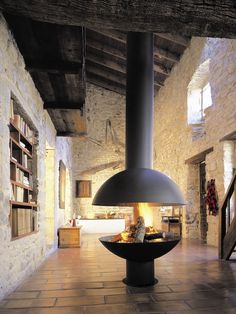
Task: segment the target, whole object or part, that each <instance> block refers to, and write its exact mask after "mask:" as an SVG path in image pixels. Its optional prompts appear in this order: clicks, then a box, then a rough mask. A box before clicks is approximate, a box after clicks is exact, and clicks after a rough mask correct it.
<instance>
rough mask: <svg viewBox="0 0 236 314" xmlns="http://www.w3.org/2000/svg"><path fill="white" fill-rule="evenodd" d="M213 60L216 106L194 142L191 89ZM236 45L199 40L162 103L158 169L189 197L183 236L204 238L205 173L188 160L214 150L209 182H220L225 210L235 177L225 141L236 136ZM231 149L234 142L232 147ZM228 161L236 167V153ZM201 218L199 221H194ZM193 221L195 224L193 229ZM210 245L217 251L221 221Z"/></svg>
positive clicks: (212, 224) (211, 221)
mask: <svg viewBox="0 0 236 314" xmlns="http://www.w3.org/2000/svg"><path fill="white" fill-rule="evenodd" d="M206 60H209V73H208V78H209V83H210V86H211V94H212V103H213V105H212V106H211V107H209V108H207V109H206V110H205V122H204V128H205V132H204V134H202V135H201V136H200V137H199V138H194V139H193V132H192V131H193V128H194V127H195V126H194V125H188V122H187V88H188V85H189V83H190V81H191V80H192V78H193V76H194V74H195V73H196V71H197V70H198V69H199V67H200V66H201V64H203V63H204V62H206ZM235 71H236V40H229V39H213V38H208V39H204V38H193V39H192V41H191V45H190V47H189V48H188V49H187V50H186V51H185V53H184V55H183V57H182V59H181V61H180V63H179V64H178V65H177V66H176V67H175V68H174V69H173V71H172V73H171V75H170V77H169V78H168V79H167V80H166V83H165V86H164V87H163V88H162V89H161V90H160V92H159V94H158V96H157V97H156V107H155V109H156V112H155V113H156V116H155V123H156V125H155V151H156V154H157V157H156V163H155V168H158V169H160V170H161V171H163V172H165V173H166V174H167V175H170V176H171V178H172V179H173V180H175V181H176V182H177V183H178V184H179V185H180V187H181V189H182V191H183V192H184V193H185V196H186V200H187V202H188V205H187V206H186V210H185V214H184V225H183V236H184V237H198V236H199V234H200V230H199V219H200V217H199V172H198V170H197V165H192V164H189V165H187V164H185V160H187V159H188V158H191V157H192V156H195V155H196V154H198V153H201V152H202V151H204V150H206V149H208V148H210V147H213V149H214V151H213V152H212V153H209V154H208V155H206V180H210V179H215V180H216V188H217V192H218V196H219V204H221V202H222V200H223V197H224V193H225V189H226V188H227V187H226V186H225V185H224V181H225V175H226V173H227V175H228V177H231V175H232V166H229V163H228V167H225V162H224V159H225V154H226V148H225V143H224V142H220V139H221V138H223V137H224V136H225V135H227V134H229V133H231V132H233V131H235V130H236V106H235V97H236V89H235V84H236V77H235ZM231 145H233V144H232V142H231ZM228 154H230V156H228V157H227V158H228V159H229V158H230V159H231V160H232V164H234V165H235V159H236V158H235V149H232V150H231V153H230V152H228ZM196 214H197V216H198V218H197V220H194V218H195V215H196ZM191 220H192V221H193V223H192V224H191V223H190V224H188V223H185V222H188V221H190V222H191ZM207 222H208V232H207V243H208V244H212V245H217V242H218V216H216V217H215V216H210V215H208V216H207Z"/></svg>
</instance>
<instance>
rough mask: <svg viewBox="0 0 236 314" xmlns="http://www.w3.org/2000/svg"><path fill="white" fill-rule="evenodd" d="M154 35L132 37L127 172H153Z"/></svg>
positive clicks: (127, 96)
mask: <svg viewBox="0 0 236 314" xmlns="http://www.w3.org/2000/svg"><path fill="white" fill-rule="evenodd" d="M153 86H154V74H153V34H152V33H128V35H127V82H126V169H129V168H152V151H153V148H152V138H153V136H152V130H153V102H154V90H153Z"/></svg>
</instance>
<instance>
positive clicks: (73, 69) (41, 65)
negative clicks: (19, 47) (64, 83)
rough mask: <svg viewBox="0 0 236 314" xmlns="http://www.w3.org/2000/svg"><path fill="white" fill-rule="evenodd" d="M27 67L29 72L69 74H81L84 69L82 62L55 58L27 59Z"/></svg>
mask: <svg viewBox="0 0 236 314" xmlns="http://www.w3.org/2000/svg"><path fill="white" fill-rule="evenodd" d="M25 64H26V69H27V70H28V71H29V72H32V71H39V72H48V73H67V74H79V72H80V71H81V69H82V64H81V63H80V62H65V61H61V60H58V61H55V60H45V59H44V60H29V59H26V60H25Z"/></svg>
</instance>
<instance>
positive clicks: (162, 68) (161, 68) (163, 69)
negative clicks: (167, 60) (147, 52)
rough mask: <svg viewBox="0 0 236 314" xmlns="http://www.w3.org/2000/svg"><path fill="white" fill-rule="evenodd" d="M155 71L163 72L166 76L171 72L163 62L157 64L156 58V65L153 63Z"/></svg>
mask: <svg viewBox="0 0 236 314" xmlns="http://www.w3.org/2000/svg"><path fill="white" fill-rule="evenodd" d="M153 68H154V71H155V72H157V73H162V74H164V75H165V76H168V75H169V74H170V70H169V69H167V68H166V67H165V66H164V65H161V64H156V63H155V60H154V65H153Z"/></svg>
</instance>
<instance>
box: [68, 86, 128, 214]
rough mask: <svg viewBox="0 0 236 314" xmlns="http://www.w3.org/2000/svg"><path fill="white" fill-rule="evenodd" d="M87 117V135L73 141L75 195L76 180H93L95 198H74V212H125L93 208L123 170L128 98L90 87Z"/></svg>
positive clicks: (100, 207) (121, 209)
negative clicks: (103, 188)
mask: <svg viewBox="0 0 236 314" xmlns="http://www.w3.org/2000/svg"><path fill="white" fill-rule="evenodd" d="M85 114H86V119H87V135H86V136H85V137H81V138H74V139H73V163H74V166H73V195H74V196H75V181H76V180H91V181H92V197H89V198H74V210H75V211H76V212H77V213H78V214H80V215H81V216H83V217H94V216H96V215H99V214H104V213H106V212H109V211H115V212H117V213H118V214H119V212H121V213H123V212H124V211H125V210H126V209H124V208H119V207H109V208H108V207H104V206H92V199H93V197H94V195H95V193H96V192H97V190H98V189H99V187H100V186H101V185H102V183H103V182H105V181H106V180H107V179H108V178H109V177H111V176H112V175H113V174H115V173H117V172H119V171H121V170H123V169H124V157H125V150H124V141H125V139H124V134H125V98H124V96H121V95H119V94H117V93H114V92H111V91H108V90H104V89H102V88H99V87H96V86H94V85H91V84H87V96H86V104H85ZM127 210H128V209H127ZM128 212H129V210H128Z"/></svg>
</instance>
